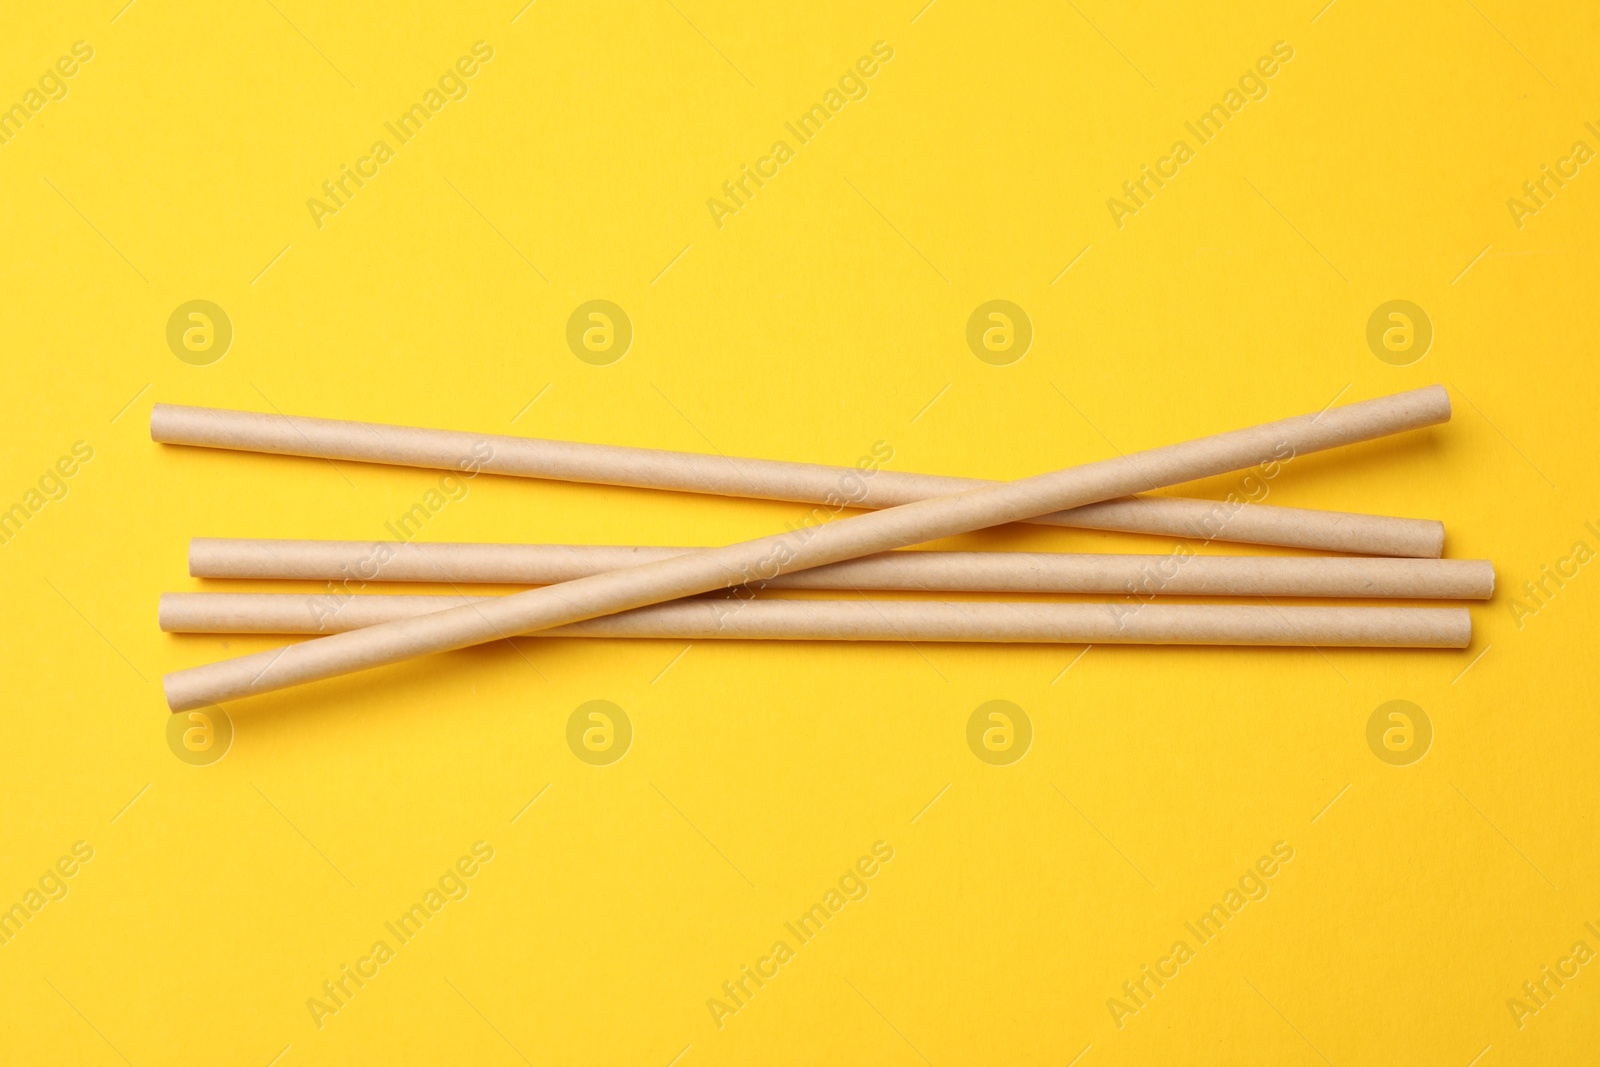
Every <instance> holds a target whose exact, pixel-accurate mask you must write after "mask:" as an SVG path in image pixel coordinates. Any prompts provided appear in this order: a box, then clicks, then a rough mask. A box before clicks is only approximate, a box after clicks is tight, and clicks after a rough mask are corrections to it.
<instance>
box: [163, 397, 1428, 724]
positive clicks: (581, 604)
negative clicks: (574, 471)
mask: <svg viewBox="0 0 1600 1067" xmlns="http://www.w3.org/2000/svg"><path fill="white" fill-rule="evenodd" d="M1449 418H1450V397H1449V394H1448V393H1447V392H1446V391H1445V389H1444V387H1443V386H1439V385H1432V386H1427V387H1424V388H1421V389H1413V390H1410V391H1407V392H1404V393H1396V394H1394V395H1392V396H1386V397H1379V398H1377V399H1374V400H1365V401H1360V402H1358V403H1354V404H1347V405H1344V406H1342V407H1329V408H1325V409H1323V410H1322V411H1320V412H1318V413H1317V414H1315V415H1299V416H1295V417H1293V418H1288V419H1281V420H1279V421H1277V422H1270V423H1265V424H1262V425H1259V426H1253V427H1249V428H1246V429H1240V430H1232V431H1229V432H1227V433H1220V434H1215V435H1212V436H1209V437H1202V438H1198V439H1196V440H1192V441H1187V442H1183V443H1180V444H1173V445H1166V446H1163V447H1160V448H1153V449H1149V450H1147V451H1144V452H1136V453H1133V454H1131V455H1122V456H1117V457H1114V458H1111V459H1104V460H1100V461H1097V462H1094V463H1086V464H1083V465H1081V466H1077V467H1069V468H1066V469H1064V470H1057V471H1051V472H1048V473H1045V474H1037V475H1034V476H1033V477H1030V478H1022V479H1019V480H1018V481H1014V482H1005V483H1000V484H996V485H986V486H983V487H982V488H978V489H970V490H967V491H966V492H962V493H955V494H952V495H950V496H945V497H938V498H935V499H931V500H922V501H918V502H916V503H912V504H904V505H901V506H899V507H893V508H888V509H885V510H883V511H877V512H869V513H867V514H864V515H855V516H851V517H849V518H841V519H837V520H834V521H832V522H824V523H821V524H819V525H817V526H815V527H810V528H805V529H799V530H790V531H786V532H784V533H779V534H772V535H769V536H767V537H760V538H756V539H754V540H750V541H743V542H740V543H737V544H732V545H727V546H724V547H722V548H712V549H705V550H702V551H699V552H692V553H687V554H685V555H682V556H675V557H673V558H671V559H664V560H657V561H655V562H653V563H641V564H637V565H635V566H632V567H627V568H624V569H622V570H615V571H607V572H605V573H603V574H595V575H591V576H589V577H587V578H578V579H575V580H573V581H570V582H562V583H560V584H558V585H548V586H544V587H542V588H539V589H530V590H527V591H526V592H521V593H513V594H511V595H509V596H504V597H499V598H497V599H495V600H491V601H482V602H479V603H474V604H467V605H463V606H461V607H456V608H450V609H448V610H445V611H438V612H433V613H431V614H428V615H420V616H417V617H416V618H412V619H402V620H396V621H394V622H386V623H380V624H378V625H376V626H368V627H365V628H363V629H360V630H352V631H350V632H348V633H342V634H334V635H332V636H329V637H323V638H318V639H317V640H314V641H307V642H304V643H302V644H295V645H286V646H284V647H282V648H276V649H268V650H265V651H262V652H256V653H252V654H250V655H246V656H238V657H235V658H233V659H227V660H221V661H219V662H215V663H208V664H205V665H204V666H199V667H191V668H188V669H187V670H180V671H173V672H171V673H169V674H167V675H166V676H165V677H164V679H163V685H164V688H165V691H166V696H167V705H168V707H170V708H171V709H172V710H173V711H188V710H190V709H193V708H199V707H204V706H206V705H208V704H213V703H216V702H218V701H222V700H231V699H235V698H238V697H245V696H251V695H254V694H257V693H266V692H271V691H272V690H276V689H283V688H286V687H288V686H291V685H298V684H302V683H305V682H312V681H317V680H320V679H323V678H332V677H336V676H338V675H343V674H351V673H354V672H356V671H360V670H366V669H369V668H372V667H378V666H382V665H384V664H388V663H398V662H400V661H402V660H406V659H411V658H414V657H416V656H422V655H427V654H430V653H434V652H446V651H449V650H450V649H454V648H464V647H466V646H469V645H476V644H482V643H484V642H487V641H494V640H497V639H500V638H504V637H508V636H511V635H513V634H521V633H529V632H533V631H537V630H545V629H549V628H551V627H555V626H565V625H567V624H569V623H574V622H581V621H583V620H585V619H592V618H595V617H597V616H600V615H609V614H614V613H616V612H619V611H626V610H628V609H630V608H639V607H645V606H646V605H649V604H658V603H661V602H663V601H667V600H677V599H679V598H682V597H686V596H693V595H695V594H696V593H705V592H710V591H711V590H713V589H722V588H727V587H730V586H735V585H741V584H748V583H750V582H753V581H760V580H766V579H770V578H773V577H776V576H777V575H779V574H784V573H788V572H791V571H798V570H807V569H809V568H811V567H818V566H821V565H823V564H825V563H837V562H839V561H841V560H846V559H855V558H859V557H861V556H868V555H873V554H875V553H878V552H885V551H888V550H890V549H895V548H904V547H906V546H907V545H914V544H919V543H923V542H927V541H933V540H937V539H938V538H941V537H949V536H953V535H955V534H959V533H966V532H969V531H972V530H980V529H984V528H986V527H990V526H998V525H1001V524H1003V523H1008V522H1015V521H1017V520H1019V519H1024V518H1028V517H1030V516H1035V515H1045V514H1049V513H1051V512H1054V511H1060V510H1063V509H1065V508H1069V507H1076V506H1078V505H1080V504H1091V503H1094V502H1096V501H1100V500H1109V499H1111V498H1113V497H1118V496H1123V495H1126V494H1127V493H1129V492H1131V491H1132V490H1133V489H1135V488H1140V487H1147V486H1156V487H1161V486H1167V485H1174V484H1177V483H1179V482H1186V481H1192V480H1194V479H1196V478H1204V477H1208V476H1211V475H1215V474H1222V473H1226V472H1228V471H1234V470H1240V469H1242V468H1244V467H1249V466H1253V465H1254V464H1257V463H1261V462H1264V461H1266V460H1268V459H1269V458H1274V457H1276V458H1280V459H1281V458H1282V457H1284V456H1289V455H1300V454H1303V453H1306V452H1316V451H1320V450H1323V449H1328V448H1335V447H1338V446H1340V445H1346V444H1353V443H1355V442H1357V441H1366V440H1371V439H1373V438H1375V437H1382V436H1386V435H1388V434H1392V433H1399V432H1401V431H1404V430H1410V429H1416V428H1418V427H1422V426H1430V425H1434V424H1436V423H1440V422H1445V421H1447V420H1448V419H1449Z"/></svg>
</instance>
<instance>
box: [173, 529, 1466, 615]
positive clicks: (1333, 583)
mask: <svg viewBox="0 0 1600 1067" xmlns="http://www.w3.org/2000/svg"><path fill="white" fill-rule="evenodd" d="M694 551H697V549H694V548H681V547H679V548H674V547H667V546H660V545H515V544H510V545H507V544H471V543H460V542H444V543H438V542H436V543H431V544H430V543H418V542H415V541H292V540H272V539H267V538H244V537H239V538H234V537H196V538H193V539H191V540H190V542H189V573H190V574H191V575H193V576H195V577H196V578H273V579H277V578H290V579H311V580H317V581H331V582H340V583H342V587H343V591H344V592H346V593H348V592H351V591H353V590H359V589H360V588H361V587H362V586H363V585H365V584H366V583H368V582H380V581H382V582H450V583H459V582H478V583H496V584H502V585H551V584H554V583H556V582H568V581H571V580H572V579H574V578H584V577H587V576H589V575H591V574H599V573H601V572H602V571H610V570H616V569H618V568H620V567H628V566H632V565H633V564H636V563H649V562H651V561H654V560H658V559H671V558H672V557H673V556H681V555H683V554H684V553H687V552H694ZM764 584H765V586H766V587H769V588H773V589H902V590H921V591H925V592H955V591H960V592H969V593H1139V594H1157V593H1165V594H1170V595H1173V596H1227V595H1234V596H1288V597H1297V596H1303V597H1323V596H1330V597H1398V598H1420V599H1435V598H1437V599H1451V600H1487V599H1488V598H1489V597H1490V596H1491V595H1492V594H1493V593H1494V565H1493V564H1492V563H1490V562H1489V561H1488V560H1486V559H1390V558H1383V557H1379V558H1370V557H1360V556H1197V555H1193V554H1189V555H1178V554H1171V553H1169V554H1165V555H1133V554H1129V555H1113V554H1109V553H1074V552H887V553H884V554H883V555H880V556H869V557H867V558H865V559H855V560H848V561H846V562H844V563H830V564H827V565H826V566H823V567H817V568H815V569H814V570H809V571H801V572H799V573H797V574H786V575H783V576H781V577H778V578H774V579H773V580H772V581H770V582H767V583H764ZM194 595H195V596H201V597H204V596H211V595H214V594H208V593H198V594H194ZM332 599H335V598H329V597H322V600H323V601H324V602H328V601H330V600H332ZM195 603H196V604H197V605H198V604H202V603H205V601H196V602H195Z"/></svg>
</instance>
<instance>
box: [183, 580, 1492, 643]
mask: <svg viewBox="0 0 1600 1067" xmlns="http://www.w3.org/2000/svg"><path fill="white" fill-rule="evenodd" d="M316 599H317V598H316V597H315V596H308V595H306V594H303V593H163V594H161V628H162V629H163V630H167V631H169V632H175V633H280V634H290V633H339V632H345V631H348V630H353V629H356V628H358V627H362V626H373V625H376V624H378V623H382V622H391V621H394V620H397V619H407V618H415V617H416V616H419V615H423V614H426V613H428V612H432V611H438V610H439V609H440V608H441V607H470V606H471V605H473V604H478V603H481V602H483V601H486V600H493V599H495V598H494V597H472V596H405V595H390V596H373V595H365V596H353V597H349V598H346V600H345V602H344V604H343V605H342V606H341V609H340V610H339V611H338V612H337V613H336V614H334V615H333V616H331V617H328V618H326V619H325V620H323V622H322V624H321V628H320V629H319V623H318V622H317V621H316V620H317V618H318V613H317V610H316V607H317V606H316V605H314V604H313V603H312V602H313V601H314V600H316ZM539 636H541V637H671V638H677V639H679V640H694V641H698V640H702V639H707V638H732V639H747V640H748V639H765V640H790V641H963V642H1056V643H1061V644H1083V643H1090V644H1149V645H1363V646H1386V647H1410V648H1465V647H1466V645H1467V644H1468V642H1470V641H1471V639H1472V620H1471V616H1470V613H1469V612H1468V611H1467V610H1466V609H1465V608H1394V607H1359V608H1350V607H1262V606H1259V605H1250V604H1137V603H1134V604H1128V603H1120V604H1036V603H1018V602H1014V601H1009V602H1008V601H1001V602H994V601H938V600H752V601H748V602H734V601H727V600H683V601H675V602H673V603H670V604H656V605H653V606H651V607H645V608H635V609H634V610H632V611H624V612H622V613H620V614H617V615H607V616H605V617H603V618H598V619H590V620H588V621H587V622H579V623H573V624H571V625H568V626H558V627H555V628H553V629H549V630H543V631H540V634H539Z"/></svg>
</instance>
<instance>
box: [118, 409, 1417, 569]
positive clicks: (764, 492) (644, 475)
mask: <svg viewBox="0 0 1600 1067" xmlns="http://www.w3.org/2000/svg"><path fill="white" fill-rule="evenodd" d="M150 437H151V439H152V440H155V441H159V442H163V443H167V444H181V445H199V446H204V447H209V448H228V449H235V450H240V451H247V452H269V453H276V454H281V455H292V456H312V457H320V458H323V459H330V460H335V459H343V460H356V461H361V462H368V463H392V464H400V465H404V466H412V467H429V468H435V469H439V470H448V471H462V470H467V469H472V470H483V471H487V472H489V473H491V474H505V475H516V476H518V477H523V478H548V479H555V480H560V481H569V482H592V483H598V484H602V485H627V486H635V487H642V488H651V489H676V490H681V491H684V492H692V493H711V494H718V495H722V496H738V497H756V498H760V499H767V500H794V501H799V502H803V503H812V504H821V505H825V506H826V507H827V508H829V509H830V511H828V512H824V513H822V516H823V517H826V516H829V515H831V514H832V512H833V511H837V510H838V509H839V508H842V507H851V508H867V509H871V508H887V507H895V506H897V505H900V504H909V503H911V502H912V501H916V500H924V499H928V498H931V497H937V496H945V495H948V494H950V493H955V492H960V491H961V490H963V489H975V488H977V487H978V486H981V485H992V484H995V483H994V482H990V481H985V480H983V479H978V478H957V477H949V476H945V475H934V474H911V473H907V472H904V471H890V470H877V471H875V472H873V473H872V474H870V475H868V474H866V473H865V472H863V471H862V470H859V469H857V468H856V467H838V466H828V465H825V464H820V463H794V462H789V461H785V460H771V459H748V458H742V457H741V458H734V457H728V456H711V455H704V454H701V453H697V452H672V451H667V450H665V449H654V448H631V447H627V446H623V445H597V444H585V443H581V442H575V441H552V440H544V439H540V438H532V437H512V436H507V435H504V434H477V433H466V432H461V431H456V430H432V429H422V428H419V427H412V426H390V425H385V424H383V423H375V422H352V421H347V420H344V419H318V418H310V417H307V416H301V415H276V414H265V413H261V412H254V411H230V410H227V409H224V408H202V407H189V406H186V405H182V404H157V405H155V407H154V408H153V409H152V410H151V412H150ZM1288 458H1289V457H1288V456H1271V455H1268V456H1264V457H1262V459H1260V460H1258V461H1257V462H1261V463H1270V462H1274V461H1276V462H1279V463H1281V462H1282V461H1284V460H1286V459H1288ZM1132 486H1133V488H1138V489H1148V488H1155V487H1154V486H1152V485H1150V484H1149V483H1146V482H1136V483H1132ZM1024 521H1027V522H1034V523H1042V524H1044V525H1048V526H1069V527H1075V528H1080V529H1090V530H1121V531H1127V532H1132V533H1157V534H1170V535H1173V536H1177V537H1183V538H1192V539H1198V540H1201V541H1211V540H1221V541H1233V542H1240V543H1246V544H1262V545H1280V546H1285V547H1289V548H1311V549H1323V550H1327V551H1333V552H1349V553H1354V554H1359V555H1371V556H1427V557H1438V556H1439V555H1440V554H1441V553H1442V552H1443V550H1444V525H1443V524H1442V523H1440V522H1437V521H1435V520H1432V519H1407V518H1397V517H1394V516H1389V515H1362V514H1356V513H1353V512H1344V511H1316V510H1311V509H1308V508H1287V507H1278V506H1275V505H1265V504H1249V503H1243V502H1235V503H1231V504H1230V503H1228V502H1224V501H1216V500H1194V499H1190V498H1185V497H1166V496H1137V497H1126V498H1122V499H1115V500H1108V501H1104V502H1100V503H1095V504H1091V505H1086V506H1081V507H1078V508H1073V509H1070V510H1066V511H1063V512H1060V513H1057V514H1052V515H1043V516H1034V517H1032V518H1029V519H1026V520H1024Z"/></svg>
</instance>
